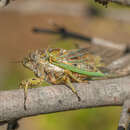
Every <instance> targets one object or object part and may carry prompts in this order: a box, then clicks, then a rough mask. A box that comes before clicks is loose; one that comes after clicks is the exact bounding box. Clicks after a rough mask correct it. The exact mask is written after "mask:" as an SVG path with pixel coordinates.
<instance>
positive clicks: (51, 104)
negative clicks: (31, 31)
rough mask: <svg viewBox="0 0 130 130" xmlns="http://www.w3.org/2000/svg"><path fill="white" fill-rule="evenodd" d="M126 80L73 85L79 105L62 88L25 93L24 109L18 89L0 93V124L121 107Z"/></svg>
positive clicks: (126, 91)
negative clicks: (61, 113) (26, 95)
mask: <svg viewBox="0 0 130 130" xmlns="http://www.w3.org/2000/svg"><path fill="white" fill-rule="evenodd" d="M129 79H130V77H124V78H118V79H107V80H98V81H90V82H89V84H86V83H80V84H74V86H75V89H76V90H77V92H78V94H79V96H80V97H81V101H80V102H79V101H78V99H77V97H76V96H75V94H73V93H72V92H71V90H70V89H69V88H67V87H66V86H64V85H57V86H49V87H38V88H32V89H29V90H28V97H27V102H26V107H27V110H25V109H24V91H23V90H22V89H18V90H12V91H1V92H0V121H8V120H11V119H17V118H22V117H28V116H34V115H39V114H47V113H53V112H60V111H67V110H74V109H81V108H91V107H102V106H122V105H123V104H124V101H125V100H126V99H128V98H129V97H130V87H129V85H130V80H129Z"/></svg>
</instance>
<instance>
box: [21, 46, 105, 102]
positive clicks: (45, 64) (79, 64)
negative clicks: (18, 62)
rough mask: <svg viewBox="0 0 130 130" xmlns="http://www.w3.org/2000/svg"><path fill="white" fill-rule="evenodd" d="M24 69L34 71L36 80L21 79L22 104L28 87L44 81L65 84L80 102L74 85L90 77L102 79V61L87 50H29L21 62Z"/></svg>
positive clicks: (86, 80)
mask: <svg viewBox="0 0 130 130" xmlns="http://www.w3.org/2000/svg"><path fill="white" fill-rule="evenodd" d="M22 64H23V66H24V67H26V68H28V69H30V70H31V71H33V72H34V74H35V76H36V77H35V78H31V79H28V80H23V81H22V82H21V83H20V88H24V92H25V101H26V98H27V90H28V88H29V87H33V86H37V85H40V84H41V83H42V82H43V81H47V82H48V83H51V84H65V85H66V86H68V87H69V88H70V89H71V90H72V92H73V93H74V94H75V95H76V97H77V99H78V101H80V100H81V98H80V97H79V95H78V93H77V91H76V90H75V89H74V87H73V84H72V83H73V82H77V83H80V82H88V80H90V79H92V78H93V77H104V76H105V74H104V73H103V72H102V71H101V68H103V67H104V64H103V63H102V59H101V57H99V56H95V55H93V54H90V53H89V52H88V49H86V48H82V49H76V50H65V49H60V48H49V49H39V50H35V51H32V52H30V53H29V54H28V56H26V57H24V58H23V60H22Z"/></svg>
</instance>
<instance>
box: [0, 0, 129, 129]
mask: <svg viewBox="0 0 130 130" xmlns="http://www.w3.org/2000/svg"><path fill="white" fill-rule="evenodd" d="M36 28H40V29H43V33H36V32H37V31H36ZM66 31H67V32H69V33H71V34H72V33H73V34H74V35H75V37H71V36H70V37H69V36H68V35H67V36H66V35H64V32H66ZM79 36H80V38H77V37H79ZM87 36H90V37H97V38H101V39H105V40H108V41H113V42H115V43H119V44H123V43H124V44H129V43H130V11H129V8H128V7H123V6H119V5H114V4H110V5H109V6H108V8H105V7H103V6H102V5H99V4H97V3H94V1H93V0H16V1H13V2H11V3H10V4H9V5H8V6H7V7H5V8H2V9H0V90H9V89H10V90H11V89H18V87H19V85H18V84H19V83H20V81H21V80H23V79H27V78H29V77H33V76H34V75H33V73H32V72H30V71H28V70H26V69H25V68H24V67H22V65H20V64H16V63H12V62H15V61H19V60H21V59H22V57H24V56H25V55H26V54H27V53H28V52H29V51H30V50H34V49H39V48H47V47H48V46H50V47H62V48H65V49H74V48H81V47H88V48H89V47H90V46H91V44H90V43H89V40H87V38H86V37H87ZM95 46H96V45H93V47H92V48H91V50H92V51H93V52H95V53H99V52H103V51H104V53H107V55H109V54H110V55H109V57H108V58H107V59H105V60H106V62H108V61H109V58H110V57H111V58H112V55H115V56H117V57H118V56H121V55H122V54H123V52H120V51H119V50H118V51H114V53H111V49H110V48H109V49H108V50H107V51H106V49H107V48H102V49H101V48H99V49H95ZM93 48H94V49H93ZM102 55H103V53H102ZM113 60H114V59H113ZM34 98H35V97H34ZM120 111H121V108H120V107H107V108H105V107H104V108H93V109H82V110H74V111H67V112H60V113H54V114H47V115H40V116H35V117H30V118H25V119H21V120H20V121H19V123H20V127H19V130H52V129H53V130H61V129H62V130H74V129H77V130H79V129H80V130H95V129H96V130H115V129H116V128H117V124H118V120H119V116H120ZM5 127H6V126H0V129H1V130H5Z"/></svg>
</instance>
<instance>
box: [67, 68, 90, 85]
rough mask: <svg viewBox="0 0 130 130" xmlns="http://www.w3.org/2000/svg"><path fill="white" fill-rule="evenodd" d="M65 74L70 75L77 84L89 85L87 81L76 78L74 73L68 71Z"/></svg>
mask: <svg viewBox="0 0 130 130" xmlns="http://www.w3.org/2000/svg"><path fill="white" fill-rule="evenodd" d="M65 73H66V74H67V75H69V76H70V77H71V78H72V79H73V80H74V81H76V82H78V83H82V82H86V83H88V81H87V80H85V81H82V80H81V79H79V78H77V77H76V76H74V75H73V73H72V72H70V71H68V70H65Z"/></svg>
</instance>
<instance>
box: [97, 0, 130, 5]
mask: <svg viewBox="0 0 130 130" xmlns="http://www.w3.org/2000/svg"><path fill="white" fill-rule="evenodd" d="M95 2H98V3H100V4H102V5H105V6H107V4H108V3H110V2H113V3H117V4H121V5H125V6H130V0H95Z"/></svg>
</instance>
